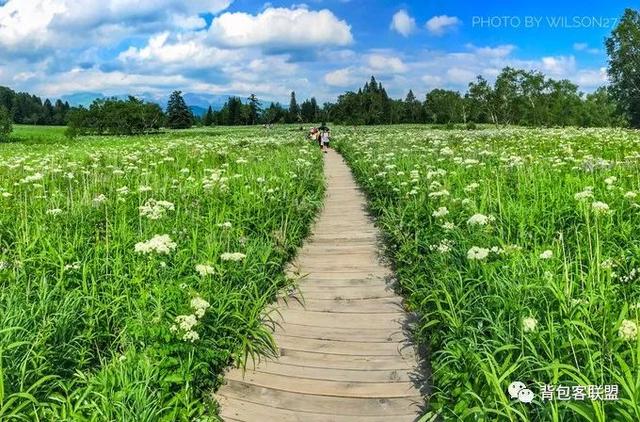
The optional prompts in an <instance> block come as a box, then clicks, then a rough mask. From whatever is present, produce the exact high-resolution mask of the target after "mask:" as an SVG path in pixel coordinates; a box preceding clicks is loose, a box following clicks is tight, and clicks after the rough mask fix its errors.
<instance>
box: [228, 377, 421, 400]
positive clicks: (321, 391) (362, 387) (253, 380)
mask: <svg viewBox="0 0 640 422" xmlns="http://www.w3.org/2000/svg"><path fill="white" fill-rule="evenodd" d="M226 380H227V381H229V382H233V381H236V382H242V383H246V384H250V385H255V386H257V387H265V388H269V389H273V390H280V391H287V392H290V393H299V394H308V395H313V396H328V397H351V398H381V399H384V398H402V397H413V396H415V395H416V391H415V389H414V388H413V384H412V383H411V382H406V381H401V382H389V381H384V382H355V381H330V380H318V379H308V378H295V377H289V376H286V375H280V374H266V373H262V372H254V371H252V372H246V373H245V374H244V376H243V375H242V372H241V371H231V372H229V373H228V374H227V376H226Z"/></svg>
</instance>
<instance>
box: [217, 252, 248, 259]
mask: <svg viewBox="0 0 640 422" xmlns="http://www.w3.org/2000/svg"><path fill="white" fill-rule="evenodd" d="M246 257H247V256H246V255H245V254H243V253H240V252H225V253H223V254H222V255H220V259H222V260H223V261H242V260H243V259H245V258H246Z"/></svg>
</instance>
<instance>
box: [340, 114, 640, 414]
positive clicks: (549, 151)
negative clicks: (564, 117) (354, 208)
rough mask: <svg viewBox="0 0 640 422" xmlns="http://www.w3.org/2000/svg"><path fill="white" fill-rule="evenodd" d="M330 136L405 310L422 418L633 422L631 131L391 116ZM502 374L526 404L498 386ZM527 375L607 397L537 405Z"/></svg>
mask: <svg viewBox="0 0 640 422" xmlns="http://www.w3.org/2000/svg"><path fill="white" fill-rule="evenodd" d="M335 135H336V139H337V140H338V142H337V145H338V148H339V150H340V151H341V152H342V153H343V154H344V155H345V157H346V159H347V161H348V162H349V164H350V166H351V167H352V169H353V170H354V173H355V175H356V177H357V179H358V181H359V183H360V184H361V185H362V186H363V187H364V188H365V190H366V192H367V194H368V196H369V199H370V204H371V207H372V209H373V211H374V212H375V214H376V215H377V217H378V224H379V225H380V226H381V227H382V229H383V230H384V232H385V233H386V235H387V237H388V246H389V250H390V254H391V257H392V258H393V261H394V263H395V266H396V272H397V276H398V280H399V289H400V290H401V292H402V293H403V294H404V295H405V296H406V297H407V302H408V307H409V308H410V309H411V310H413V311H415V312H417V313H418V314H419V316H420V322H419V324H418V326H417V327H416V330H415V339H416V341H417V342H418V343H419V344H421V345H422V346H423V348H424V349H425V350H428V351H429V355H428V359H429V360H430V362H431V366H432V372H433V377H432V382H433V394H432V395H431V396H430V397H429V405H430V411H431V412H432V413H435V414H439V415H440V416H441V417H442V418H443V419H444V420H465V421H493V420H530V421H578V420H580V421H584V420H586V421H604V420H609V421H637V420H640V341H639V339H638V337H637V333H636V332H634V329H635V328H636V327H637V323H638V318H639V317H640V315H639V312H640V287H639V284H638V283H639V282H640V280H638V278H639V277H640V270H636V268H638V266H639V262H640V230H639V229H638V228H639V227H640V213H639V209H640V204H639V203H638V201H639V200H640V178H639V176H638V175H639V174H640V173H639V170H640V167H639V166H638V153H637V151H638V144H639V142H640V136H639V135H638V134H637V133H635V132H631V131H623V130H577V129H564V130H526V129H508V130H500V131H497V130H481V131H437V130H426V129H424V128H418V127H414V126H412V127H401V126H399V127H384V128H383V127H380V128H367V129H358V130H357V131H356V130H352V129H347V128H340V129H338V130H336V131H335ZM612 177H613V178H615V179H613V178H612ZM590 187H591V188H590ZM589 189H590V190H589ZM585 190H587V191H588V192H591V194H588V193H587V194H582V195H578V199H576V197H575V195H576V194H577V193H580V192H584V191H585ZM580 196H585V197H586V198H584V199H582V200H581V199H579V198H580ZM597 202H603V203H605V204H607V205H608V207H609V211H608V212H606V210H605V211H603V212H599V211H598V209H602V206H601V205H599V204H597ZM594 203H596V204H595V205H594ZM476 214H481V216H476V217H474V218H472V216H474V215H476ZM470 220H471V221H470ZM473 222H481V223H485V224H475V225H474V224H473ZM474 248H481V249H480V250H478V249H474ZM473 251H476V252H477V254H476V255H475V256H476V257H477V258H480V259H472V258H473V256H474V255H473ZM546 251H549V252H546ZM470 252H471V254H470ZM470 255H471V258H470V257H469V256H470ZM485 255H486V256H485ZM625 320H626V321H627V322H624V323H623V321H625ZM623 324H624V325H626V326H628V327H630V330H629V331H622V329H621V327H622V326H623ZM516 380H518V381H522V382H524V383H525V384H527V385H528V386H529V387H530V388H531V389H532V390H533V391H534V393H535V394H536V396H537V397H536V399H535V400H534V402H533V403H531V404H522V403H520V402H519V401H518V400H514V399H511V398H510V397H509V396H508V395H507V387H508V386H509V384H510V383H511V382H512V381H516ZM541 384H553V385H556V386H557V385H560V384H562V385H565V386H576V385H591V384H593V385H605V384H617V385H618V386H619V389H620V394H619V396H620V400H619V401H592V400H589V399H587V400H584V401H558V400H556V401H554V402H551V403H550V402H548V401H545V402H542V401H541V399H540V395H539V392H540V385H541Z"/></svg>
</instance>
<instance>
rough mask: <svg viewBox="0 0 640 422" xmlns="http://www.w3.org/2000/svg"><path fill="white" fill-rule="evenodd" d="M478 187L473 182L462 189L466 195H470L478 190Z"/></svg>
mask: <svg viewBox="0 0 640 422" xmlns="http://www.w3.org/2000/svg"><path fill="white" fill-rule="evenodd" d="M479 187H480V184H479V183H476V182H473V183H470V184H469V185H467V186H466V187H465V188H464V191H465V192H467V193H470V192H473V191H474V190H476V189H478V188H479Z"/></svg>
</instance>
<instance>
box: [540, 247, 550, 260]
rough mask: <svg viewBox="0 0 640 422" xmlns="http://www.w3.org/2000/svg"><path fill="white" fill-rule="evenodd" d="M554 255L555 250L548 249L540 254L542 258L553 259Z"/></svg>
mask: <svg viewBox="0 0 640 422" xmlns="http://www.w3.org/2000/svg"><path fill="white" fill-rule="evenodd" d="M552 257H553V251H551V250H549V249H547V250H546V251H544V252H542V253H541V254H540V259H551V258H552Z"/></svg>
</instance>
